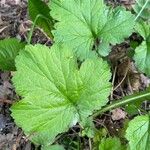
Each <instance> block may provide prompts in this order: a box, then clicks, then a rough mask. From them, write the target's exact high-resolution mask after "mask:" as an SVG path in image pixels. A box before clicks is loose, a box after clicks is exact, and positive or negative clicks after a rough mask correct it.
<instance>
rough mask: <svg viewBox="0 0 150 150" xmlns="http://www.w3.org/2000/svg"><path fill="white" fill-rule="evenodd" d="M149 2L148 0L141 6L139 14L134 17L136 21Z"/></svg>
mask: <svg viewBox="0 0 150 150" xmlns="http://www.w3.org/2000/svg"><path fill="white" fill-rule="evenodd" d="M148 2H149V0H146V2H145V4H144V5H143V7H142V8H141V10H140V12H139V13H138V14H137V16H136V18H135V19H134V21H136V20H137V19H138V18H139V16H140V15H141V13H142V12H143V10H144V9H145V7H146V5H147V3H148Z"/></svg>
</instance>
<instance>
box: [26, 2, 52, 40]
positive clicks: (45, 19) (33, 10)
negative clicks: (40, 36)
mask: <svg viewBox="0 0 150 150" xmlns="http://www.w3.org/2000/svg"><path fill="white" fill-rule="evenodd" d="M28 9H29V10H28V11H29V16H30V18H31V20H32V21H33V22H34V21H35V19H36V17H37V16H38V15H41V17H39V18H38V20H37V22H36V25H38V26H39V27H41V28H42V29H43V30H44V31H45V33H47V34H48V35H49V36H50V37H51V38H53V36H52V33H51V30H52V29H53V25H54V23H53V19H52V17H51V16H50V9H49V7H48V6H47V5H46V3H45V2H43V1H42V0H29V2H28Z"/></svg>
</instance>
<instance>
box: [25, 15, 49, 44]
mask: <svg viewBox="0 0 150 150" xmlns="http://www.w3.org/2000/svg"><path fill="white" fill-rule="evenodd" d="M39 18H43V19H45V20H47V18H46V17H44V16H43V15H41V14H38V15H37V16H36V18H35V20H34V22H33V25H32V27H31V30H30V32H29V35H28V44H30V43H31V38H32V35H33V31H34V28H35V26H36V23H37V21H38V19H39Z"/></svg>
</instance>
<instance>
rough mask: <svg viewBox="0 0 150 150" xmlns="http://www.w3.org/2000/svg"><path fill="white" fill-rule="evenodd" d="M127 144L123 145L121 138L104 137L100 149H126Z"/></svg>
mask: <svg viewBox="0 0 150 150" xmlns="http://www.w3.org/2000/svg"><path fill="white" fill-rule="evenodd" d="M125 149H126V148H125V146H123V145H121V142H120V139H119V138H117V137H114V138H111V137H109V138H103V139H102V140H101V143H100V145H99V150H125Z"/></svg>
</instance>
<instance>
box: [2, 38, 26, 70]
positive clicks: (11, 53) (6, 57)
mask: <svg viewBox="0 0 150 150" xmlns="http://www.w3.org/2000/svg"><path fill="white" fill-rule="evenodd" d="M24 47H25V44H24V43H20V42H19V40H17V39H15V38H11V39H4V40H0V69H2V70H10V71H14V70H15V58H16V56H17V55H18V53H19V52H20V50H21V49H23V48H24Z"/></svg>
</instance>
